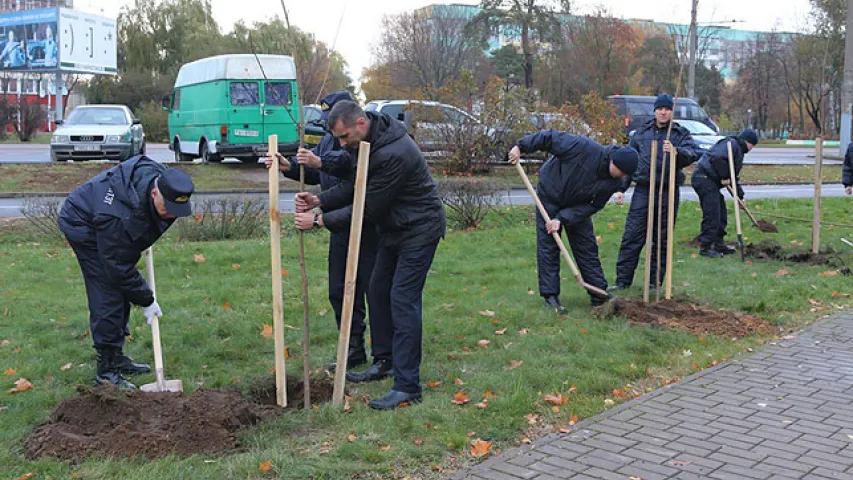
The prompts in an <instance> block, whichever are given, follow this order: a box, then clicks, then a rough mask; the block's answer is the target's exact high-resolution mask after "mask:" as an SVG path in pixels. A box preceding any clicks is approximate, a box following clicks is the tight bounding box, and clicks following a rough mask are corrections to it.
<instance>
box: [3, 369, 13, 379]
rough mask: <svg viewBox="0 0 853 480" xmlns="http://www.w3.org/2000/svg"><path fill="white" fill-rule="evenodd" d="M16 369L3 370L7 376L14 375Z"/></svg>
mask: <svg viewBox="0 0 853 480" xmlns="http://www.w3.org/2000/svg"><path fill="white" fill-rule="evenodd" d="M15 371H16V370H15V369H14V368H7V369H6V370H4V371H3V373H5V374H6V376H7V377H11V376H12V375H14V374H15Z"/></svg>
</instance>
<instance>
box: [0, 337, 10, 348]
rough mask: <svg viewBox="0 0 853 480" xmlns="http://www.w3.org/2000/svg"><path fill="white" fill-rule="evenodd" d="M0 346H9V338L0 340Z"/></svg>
mask: <svg viewBox="0 0 853 480" xmlns="http://www.w3.org/2000/svg"><path fill="white" fill-rule="evenodd" d="M0 346H2V347H8V346H9V340H6V339H5V338H4V339H3V340H2V341H0Z"/></svg>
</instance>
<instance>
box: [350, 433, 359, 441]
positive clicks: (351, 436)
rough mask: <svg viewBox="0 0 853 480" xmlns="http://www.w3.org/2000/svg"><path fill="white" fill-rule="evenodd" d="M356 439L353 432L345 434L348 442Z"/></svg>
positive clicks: (356, 436)
mask: <svg viewBox="0 0 853 480" xmlns="http://www.w3.org/2000/svg"><path fill="white" fill-rule="evenodd" d="M356 440H358V435H356V434H354V433H350V434H349V435H347V441H348V442H350V443H352V442H354V441H356Z"/></svg>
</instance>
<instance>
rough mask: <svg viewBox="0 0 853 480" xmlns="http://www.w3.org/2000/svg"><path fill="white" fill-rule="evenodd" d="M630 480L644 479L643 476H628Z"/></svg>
mask: <svg viewBox="0 0 853 480" xmlns="http://www.w3.org/2000/svg"><path fill="white" fill-rule="evenodd" d="M628 480H643V478H642V477H628Z"/></svg>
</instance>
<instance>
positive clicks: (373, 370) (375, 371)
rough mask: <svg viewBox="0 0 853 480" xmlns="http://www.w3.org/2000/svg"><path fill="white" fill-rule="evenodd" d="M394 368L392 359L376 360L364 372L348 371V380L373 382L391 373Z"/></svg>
mask: <svg viewBox="0 0 853 480" xmlns="http://www.w3.org/2000/svg"><path fill="white" fill-rule="evenodd" d="M393 370H394V366H393V365H392V364H391V360H376V361H374V362H373V365H371V366H369V367H367V370H365V371H363V372H347V380H348V381H350V382H353V383H364V382H373V381H376V380H382V379H383V378H385V377H387V376H389V375H391V372H392V371H393Z"/></svg>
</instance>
